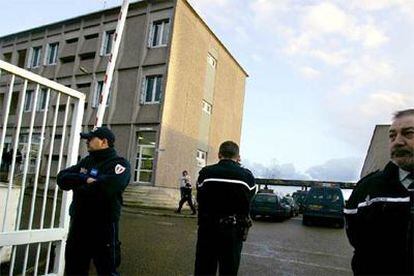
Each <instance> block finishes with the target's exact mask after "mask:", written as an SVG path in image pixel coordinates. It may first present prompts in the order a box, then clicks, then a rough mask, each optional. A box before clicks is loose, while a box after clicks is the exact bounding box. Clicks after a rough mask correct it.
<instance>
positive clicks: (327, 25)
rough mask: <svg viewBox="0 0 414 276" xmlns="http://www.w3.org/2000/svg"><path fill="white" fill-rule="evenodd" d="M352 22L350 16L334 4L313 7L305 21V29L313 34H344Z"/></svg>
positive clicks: (327, 3) (325, 3)
mask: <svg viewBox="0 0 414 276" xmlns="http://www.w3.org/2000/svg"><path fill="white" fill-rule="evenodd" d="M349 22H350V19H349V17H348V15H347V14H346V13H345V12H344V11H343V10H342V9H340V8H338V7H337V6H335V5H334V4H332V3H329V2H324V3H321V4H318V5H315V6H311V7H310V8H309V10H308V12H307V15H306V16H305V18H304V20H303V27H304V28H306V29H308V30H309V31H311V32H313V33H316V34H318V33H333V32H339V33H343V32H345V31H346V29H347V26H348V24H349Z"/></svg>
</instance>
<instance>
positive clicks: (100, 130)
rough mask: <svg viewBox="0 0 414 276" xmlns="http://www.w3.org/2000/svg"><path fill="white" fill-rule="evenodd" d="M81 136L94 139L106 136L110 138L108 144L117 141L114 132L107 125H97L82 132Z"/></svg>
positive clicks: (107, 138)
mask: <svg viewBox="0 0 414 276" xmlns="http://www.w3.org/2000/svg"><path fill="white" fill-rule="evenodd" d="M80 136H81V138H82V139H92V138H93V137H97V138H99V139H104V138H105V139H106V140H108V144H110V145H111V144H113V143H114V142H115V135H114V133H113V132H112V131H111V130H110V129H109V128H107V127H97V128H94V129H92V130H91V131H89V132H82V133H81V134H80Z"/></svg>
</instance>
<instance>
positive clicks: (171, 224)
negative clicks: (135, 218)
mask: <svg viewBox="0 0 414 276" xmlns="http://www.w3.org/2000/svg"><path fill="white" fill-rule="evenodd" d="M155 223H156V224H159V225H163V226H173V225H174V223H171V222H165V221H156V222H155Z"/></svg>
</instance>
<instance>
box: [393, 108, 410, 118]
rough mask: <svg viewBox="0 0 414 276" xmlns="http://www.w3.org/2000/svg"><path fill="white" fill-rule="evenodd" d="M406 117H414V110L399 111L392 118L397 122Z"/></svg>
mask: <svg viewBox="0 0 414 276" xmlns="http://www.w3.org/2000/svg"><path fill="white" fill-rule="evenodd" d="M404 116H414V108H410V109H405V110H400V111H397V112H395V113H394V117H392V119H393V120H396V119H398V118H401V117H404Z"/></svg>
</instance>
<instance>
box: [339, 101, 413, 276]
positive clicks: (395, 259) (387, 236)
mask: <svg viewBox="0 0 414 276" xmlns="http://www.w3.org/2000/svg"><path fill="white" fill-rule="evenodd" d="M389 148H390V153H391V162H389V163H388V164H387V166H386V167H385V168H384V170H383V171H377V172H374V173H372V174H370V175H368V176H366V177H365V178H363V179H361V180H360V181H359V182H358V184H357V186H356V188H355V190H354V191H353V193H352V195H351V197H350V198H349V200H348V203H347V206H346V209H345V210H344V212H345V217H346V221H347V228H346V230H347V235H348V238H349V241H350V243H351V245H352V246H353V247H354V249H355V250H354V257H353V258H352V269H353V271H354V274H356V275H380V274H388V275H398V274H399V275H413V273H414V271H413V260H414V256H413V231H414V229H413V221H412V214H411V215H410V208H412V206H413V205H412V204H413V198H412V192H413V189H414V109H408V110H403V111H399V112H397V113H396V114H395V116H394V118H393V123H392V125H391V127H390V129H389ZM410 194H411V200H410ZM411 211H412V209H411Z"/></svg>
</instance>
